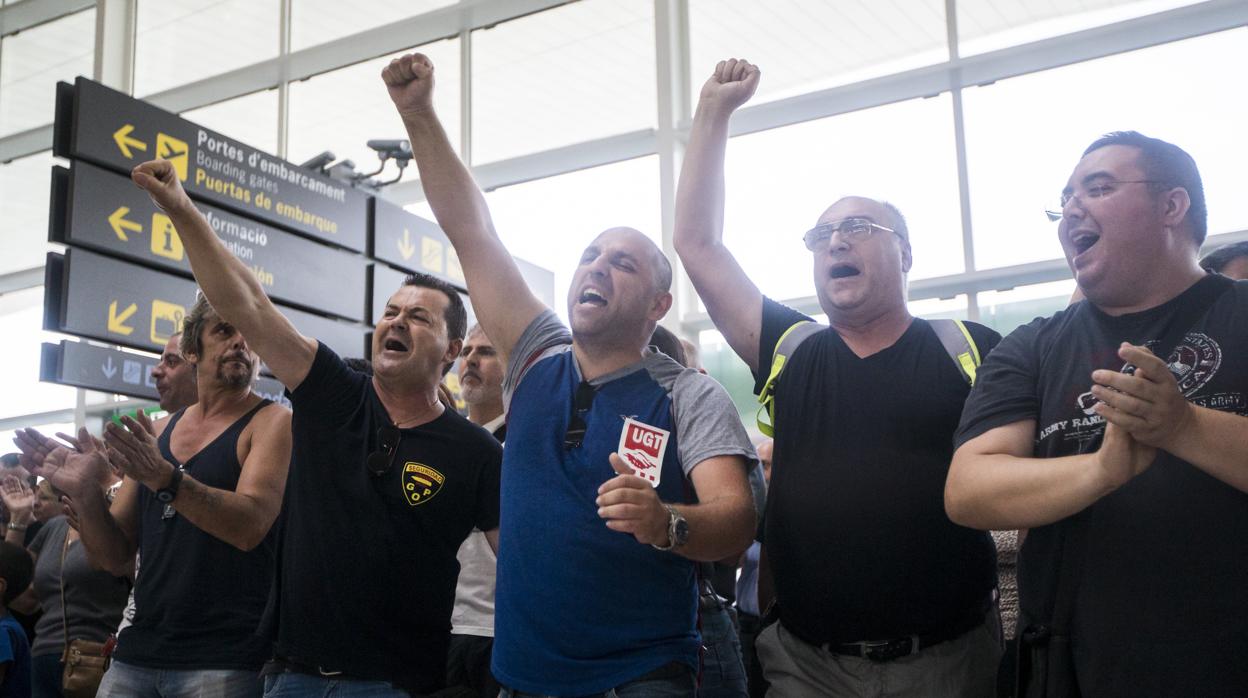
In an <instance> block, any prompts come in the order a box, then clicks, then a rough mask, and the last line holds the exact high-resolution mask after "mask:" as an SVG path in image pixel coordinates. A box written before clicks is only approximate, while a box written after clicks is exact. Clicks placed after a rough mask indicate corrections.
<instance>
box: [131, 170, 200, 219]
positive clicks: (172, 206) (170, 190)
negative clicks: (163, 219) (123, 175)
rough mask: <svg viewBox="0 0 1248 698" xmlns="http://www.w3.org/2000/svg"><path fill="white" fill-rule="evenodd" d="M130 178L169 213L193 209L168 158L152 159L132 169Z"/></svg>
mask: <svg viewBox="0 0 1248 698" xmlns="http://www.w3.org/2000/svg"><path fill="white" fill-rule="evenodd" d="M130 179H132V180H134V183H135V184H137V185H138V186H139V188H140V189H142V190H144V191H146V192H147V195H148V196H149V197H151V199H152V202H153V203H155V204H156V205H157V206H159V207H160V209H161V210H162V211H164V212H165V213H169V214H174V213H179V212H181V211H185V210H188V209H193V208H194V204H192V203H191V199H190V197H188V196H187V195H186V192H185V191H184V190H183V189H182V183H181V182H179V181H178V175H177V173H176V172H175V171H174V169H173V163H171V162H169V161H168V160H150V161H148V162H145V163H143V164H142V165H139V166H138V167H136V168H134V169H133V170H131V171H130Z"/></svg>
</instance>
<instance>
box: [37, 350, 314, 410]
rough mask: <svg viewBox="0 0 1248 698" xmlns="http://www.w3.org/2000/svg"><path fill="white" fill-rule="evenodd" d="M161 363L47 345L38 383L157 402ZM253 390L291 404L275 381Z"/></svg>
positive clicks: (259, 380)
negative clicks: (153, 374)
mask: <svg viewBox="0 0 1248 698" xmlns="http://www.w3.org/2000/svg"><path fill="white" fill-rule="evenodd" d="M159 362H160V357H158V356H154V355H152V354H141V353H137V352H130V351H122V350H120V349H113V348H110V347H100V346H95V345H92V344H88V343H86V342H74V341H69V340H61V342H60V343H59V344H52V343H50V342H44V343H43V349H42V352H41V354H40V358H39V379H40V380H42V381H46V382H49V383H60V384H61V385H69V386H73V387H75V388H86V389H87V390H98V391H100V392H102V393H114V394H117V395H128V396H130V397H137V398H142V399H145V400H158V399H160V394H159V393H158V392H157V391H156V378H155V377H154V376H152V370H153V369H155V368H156V365H157V364H158V363H159ZM253 390H254V392H256V393H257V394H258V395H260V396H262V397H266V398H268V399H270V400H273V401H275V402H281V403H283V404H286V405H289V404H290V401H289V400H287V399H286V397H285V395H284V394H283V387H282V384H281V383H279V382H278V381H277V380H275V379H273V378H269V377H267V376H260V377H258V378H257V379H256V385H255V388H254V389H253Z"/></svg>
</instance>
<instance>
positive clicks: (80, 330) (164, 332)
mask: <svg viewBox="0 0 1248 698" xmlns="http://www.w3.org/2000/svg"><path fill="white" fill-rule="evenodd" d="M44 274H45V277H44V278H45V288H44V294H45V300H44V329H47V330H52V331H57V332H66V333H69V334H74V335H78V336H81V337H89V338H92V339H96V340H99V341H102V342H109V343H113V344H120V345H122V346H127V347H133V348H136V349H146V350H149V351H151V350H155V351H160V350H161V349H163V348H164V346H165V343H166V342H167V341H169V337H170V335H172V334H174V333H176V332H178V331H179V330H180V329H181V327H182V321H183V319H185V317H186V313H187V312H188V311H189V310H190V308H191V306H192V305H194V303H195V295H196V286H195V283H194V282H193V281H189V280H187V279H184V278H182V277H179V276H174V275H172V274H166V273H164V272H159V271H155V270H152V269H147V268H145V267H140V266H138V265H135V264H130V263H128V262H123V261H121V260H117V259H113V258H111V257H105V256H103V255H100V254H96V253H94V252H89V251H87V250H84V249H70V250H67V251H66V253H65V255H64V256H63V257H62V256H61V255H59V254H56V253H54V252H52V253H48V259H47V264H46V266H45V271H44ZM279 309H280V310H281V312H282V314H283V315H285V316H286V317H287V318H289V319H290V321H291V323H292V324H293V325H294V326H295V328H296V329H297V330H299V332H301V333H303V334H304V335H306V336H308V337H315V338H317V339H319V340H321V341H323V342H325V343H326V344H327V345H329V346H330V347H331V348H332V349H333V350H334V351H336V352H338V353H339V354H340V355H342V356H364V355H365V353H364V352H365V350H366V347H365V344H364V332H365V328H364V327H363V326H361V325H357V324H349V323H345V322H339V321H336V320H332V319H330V318H325V317H321V316H319V315H313V314H311V313H306V312H303V311H300V310H296V309H294V308H288V307H281V306H279Z"/></svg>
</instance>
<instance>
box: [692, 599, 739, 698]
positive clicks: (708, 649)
mask: <svg viewBox="0 0 1248 698" xmlns="http://www.w3.org/2000/svg"><path fill="white" fill-rule="evenodd" d="M735 615H736V612H735V611H734V610H733V609H732V608H729V607H726V606H724V605H722V604H720V605H719V607H718V608H704V609H703V610H702V685H701V686H699V687H698V696H699V698H746V697H747V696H748V695H749V689H748V686H747V683H746V679H745V664H744V662H742V660H741V640H740V638H739V637H738V636H737V625H736V623H735V622H734V618H733V616H735Z"/></svg>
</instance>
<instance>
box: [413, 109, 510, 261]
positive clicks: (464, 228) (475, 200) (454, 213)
mask: <svg viewBox="0 0 1248 698" xmlns="http://www.w3.org/2000/svg"><path fill="white" fill-rule="evenodd" d="M402 117H403V125H404V126H405V127H406V128H407V136H408V139H409V140H410V141H411V143H412V155H413V159H415V161H416V168H417V170H418V171H419V172H420V185H421V187H423V188H424V190H425V199H426V200H427V201H428V202H429V206H430V207H431V208H432V209H433V213H434V216H435V217H437V219H438V224H439V225H441V226H442V229H443V230H444V231H445V232H446V235H447V237H448V238H450V240H451V244H452V245H454V246H455V248H456V250H458V251H460V253H461V256H462V254H463V251H464V246H465V245H467V244H471V243H472V242H473V240H474V238H481V237H483V236H492V235H493V233H494V224H493V221H491V219H490V212H489V209H488V208H487V207H486V204H485V196H484V195H482V194H481V189H480V187H478V186H477V183H476V181H475V180H474V179H473V178H472V174H471V173H470V172H469V171H468V168H467V166H465V165H464V163H463V161H462V160H460V159H459V156H458V155H456V154H455V150H454V148H452V147H451V142H450V140H449V139H448V138H447V136H446V130H445V129H443V128H442V122H441V121H440V120H439V119H438V117H437V114H436V113H434V112H433V110H432V109H429V110H424V111H421V112H418V113H414V114H402Z"/></svg>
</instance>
